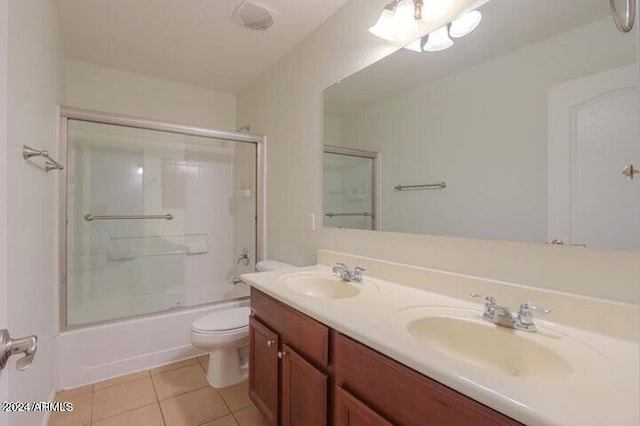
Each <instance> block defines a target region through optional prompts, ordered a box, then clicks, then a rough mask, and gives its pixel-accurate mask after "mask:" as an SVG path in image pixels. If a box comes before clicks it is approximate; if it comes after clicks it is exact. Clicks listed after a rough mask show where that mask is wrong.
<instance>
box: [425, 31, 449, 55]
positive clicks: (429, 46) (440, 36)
mask: <svg viewBox="0 0 640 426" xmlns="http://www.w3.org/2000/svg"><path fill="white" fill-rule="evenodd" d="M447 30H448V28H447V25H445V26H443V27H440V28H438V29H437V30H435V31H432V32H430V33H429V38H428V39H427V43H426V44H425V45H424V48H423V49H424V50H425V51H427V52H439V51H440V50H445V49H448V48H450V47H451V46H453V40H451V39H450V38H449V32H448V31H447Z"/></svg>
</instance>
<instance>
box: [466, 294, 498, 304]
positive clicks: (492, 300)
mask: <svg viewBox="0 0 640 426" xmlns="http://www.w3.org/2000/svg"><path fill="white" fill-rule="evenodd" d="M469 296H471V297H481V298H483V299H484V300H486V301H487V304H491V305H495V304H496V298H495V297H493V296H486V295H484V294H479V293H470V294H469Z"/></svg>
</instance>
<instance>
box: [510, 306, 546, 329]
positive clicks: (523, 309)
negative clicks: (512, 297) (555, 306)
mask: <svg viewBox="0 0 640 426" xmlns="http://www.w3.org/2000/svg"><path fill="white" fill-rule="evenodd" d="M531 311H535V312H538V313H540V314H548V313H550V312H551V310H549V309H545V308H541V307H540V306H536V305H532V304H531V303H529V302H522V303H521V304H520V310H519V311H518V322H519V323H520V324H522V325H524V326H533V314H532V313H531Z"/></svg>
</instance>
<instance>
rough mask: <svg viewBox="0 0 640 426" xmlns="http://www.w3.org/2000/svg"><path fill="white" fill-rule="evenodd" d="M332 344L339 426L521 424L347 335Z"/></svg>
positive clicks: (337, 423)
mask: <svg viewBox="0 0 640 426" xmlns="http://www.w3.org/2000/svg"><path fill="white" fill-rule="evenodd" d="M334 345H335V385H336V387H337V390H336V392H335V399H336V410H335V413H334V424H335V426H347V425H351V426H353V425H376V426H377V425H389V424H396V425H407V426H409V425H415V426H427V425H438V426H440V425H446V426H498V425H501V426H507V425H519V424H520V423H518V422H516V421H515V420H513V419H511V418H509V417H507V416H505V415H503V414H501V413H498V412H497V411H494V410H492V409H490V408H489V407H486V406H484V405H482V404H480V403H478V402H476V401H474V400H473V399H471V398H468V397H466V396H465V395H462V394H460V393H458V392H456V391H454V390H452V389H450V388H448V387H446V386H444V385H442V384H440V383H438V382H436V381H434V380H431V379H430V378H428V377H425V376H423V375H422V374H420V373H417V372H416V371H414V370H412V369H410V368H408V367H406V366H404V365H402V364H400V363H399V362H397V361H394V360H392V359H391V358H388V357H386V356H384V355H382V354H380V353H378V352H376V351H374V350H373V349H371V348H369V347H367V346H365V345H363V344H361V343H358V342H356V341H355V340H353V339H351V338H349V337H347V336H344V335H342V334H339V333H336V335H335V339H334ZM387 422H390V423H387Z"/></svg>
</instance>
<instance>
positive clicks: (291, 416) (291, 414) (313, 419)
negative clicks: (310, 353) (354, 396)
mask: <svg viewBox="0 0 640 426" xmlns="http://www.w3.org/2000/svg"><path fill="white" fill-rule="evenodd" d="M327 384H328V377H327V375H326V374H324V373H323V372H321V371H320V370H318V369H317V368H315V367H314V366H313V365H311V364H309V363H308V362H307V361H305V360H304V359H303V358H302V357H301V356H300V355H298V354H297V353H296V352H295V351H294V350H293V349H291V348H290V347H289V346H287V345H283V348H282V425H283V426H300V425H305V426H325V425H326V424H327Z"/></svg>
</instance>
